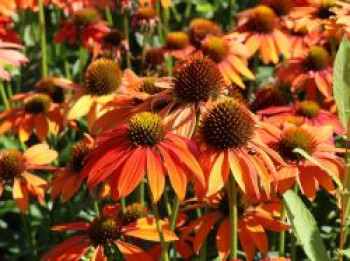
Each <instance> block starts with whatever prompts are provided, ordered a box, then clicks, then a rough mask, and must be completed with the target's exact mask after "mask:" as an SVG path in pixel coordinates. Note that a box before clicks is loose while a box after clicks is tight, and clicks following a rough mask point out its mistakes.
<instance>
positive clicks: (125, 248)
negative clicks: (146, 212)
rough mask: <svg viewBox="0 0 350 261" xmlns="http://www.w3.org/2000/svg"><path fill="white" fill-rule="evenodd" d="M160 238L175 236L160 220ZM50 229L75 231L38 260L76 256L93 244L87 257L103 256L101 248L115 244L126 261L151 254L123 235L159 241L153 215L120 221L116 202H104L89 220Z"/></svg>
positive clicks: (174, 238)
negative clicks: (113, 203) (99, 213)
mask: <svg viewBox="0 0 350 261" xmlns="http://www.w3.org/2000/svg"><path fill="white" fill-rule="evenodd" d="M161 225H162V231H163V234H164V240H165V241H167V242H169V241H174V240H177V237H176V235H175V234H174V233H172V232H171V231H169V230H168V229H167V226H166V224H165V223H164V222H162V223H161ZM52 230H53V231H71V230H73V231H79V232H80V233H78V234H75V235H73V236H72V237H71V238H69V239H67V240H65V241H63V242H62V243H60V244H58V245H57V246H55V247H54V248H53V249H51V250H50V251H49V252H47V253H46V254H45V255H44V256H43V257H42V258H41V261H56V260H76V259H80V258H82V257H83V256H84V255H85V254H86V252H87V251H88V249H89V248H93V253H92V256H91V260H106V257H105V254H104V250H105V249H107V248H109V247H112V246H116V247H117V248H118V250H119V251H120V253H121V254H122V255H123V257H124V258H125V260H127V261H140V260H143V261H152V260H153V258H152V257H151V256H149V255H148V254H147V253H146V252H144V251H143V250H142V249H141V248H139V247H137V246H135V245H133V244H130V243H128V242H127V240H126V238H136V239H142V240H148V241H156V242H157V241H159V236H158V232H157V229H156V224H155V221H154V219H153V218H147V217H144V218H138V219H137V220H135V221H134V222H132V223H129V224H125V223H123V214H122V213H120V211H119V206H118V205H117V206H115V207H113V206H105V207H104V208H103V210H102V216H101V217H96V218H95V219H94V220H93V221H90V222H88V221H80V222H73V223H65V224H61V225H57V226H54V227H52Z"/></svg>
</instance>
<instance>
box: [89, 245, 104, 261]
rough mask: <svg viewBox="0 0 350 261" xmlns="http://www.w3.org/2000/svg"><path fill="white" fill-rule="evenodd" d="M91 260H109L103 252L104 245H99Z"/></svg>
mask: <svg viewBox="0 0 350 261" xmlns="http://www.w3.org/2000/svg"><path fill="white" fill-rule="evenodd" d="M90 261H107V258H106V257H105V255H104V253H103V247H102V246H98V247H97V248H96V249H95V251H94V252H93V254H92V256H91V258H90Z"/></svg>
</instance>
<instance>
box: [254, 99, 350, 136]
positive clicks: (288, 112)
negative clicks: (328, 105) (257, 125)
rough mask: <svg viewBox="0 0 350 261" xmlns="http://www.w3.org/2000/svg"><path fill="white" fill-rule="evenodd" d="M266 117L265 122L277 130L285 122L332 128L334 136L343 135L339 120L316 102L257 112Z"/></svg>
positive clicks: (343, 131) (303, 102)
mask: <svg viewBox="0 0 350 261" xmlns="http://www.w3.org/2000/svg"><path fill="white" fill-rule="evenodd" d="M257 113H258V114H260V115H262V116H263V117H266V119H264V121H265V122H268V123H269V124H272V125H274V126H276V127H278V128H280V127H281V126H283V124H284V123H285V122H290V123H298V121H296V119H299V122H300V123H301V124H304V123H305V124H308V125H311V126H319V127H322V126H325V125H330V126H332V127H333V131H334V133H335V134H338V135H342V134H345V130H344V128H343V126H342V124H341V123H340V121H339V118H338V117H337V116H336V115H335V114H333V113H330V112H328V111H326V110H323V109H321V108H320V106H319V105H318V103H317V102H314V101H308V100H304V101H301V102H296V103H295V105H294V106H280V107H271V108H267V109H264V110H260V111H258V112H257Z"/></svg>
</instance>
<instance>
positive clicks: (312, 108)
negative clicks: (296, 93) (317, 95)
mask: <svg viewBox="0 0 350 261" xmlns="http://www.w3.org/2000/svg"><path fill="white" fill-rule="evenodd" d="M320 110H321V108H320V106H319V105H318V103H317V102H314V101H302V102H300V103H299V104H298V106H297V112H298V113H299V114H300V115H302V116H305V117H307V118H310V119H311V118H315V117H316V116H317V115H319V113H320Z"/></svg>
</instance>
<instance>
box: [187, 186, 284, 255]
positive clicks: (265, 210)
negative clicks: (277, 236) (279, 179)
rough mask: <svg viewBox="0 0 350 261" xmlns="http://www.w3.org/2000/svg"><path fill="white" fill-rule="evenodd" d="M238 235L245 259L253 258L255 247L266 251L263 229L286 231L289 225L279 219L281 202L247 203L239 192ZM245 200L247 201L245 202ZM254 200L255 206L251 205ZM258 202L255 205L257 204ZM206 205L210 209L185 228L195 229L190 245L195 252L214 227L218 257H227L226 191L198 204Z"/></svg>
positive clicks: (228, 242)
mask: <svg viewBox="0 0 350 261" xmlns="http://www.w3.org/2000/svg"><path fill="white" fill-rule="evenodd" d="M238 196H239V197H238V202H237V203H238V206H237V207H238V237H239V240H240V243H241V246H242V248H243V250H244V252H245V254H246V258H247V260H248V261H252V260H253V259H254V256H255V250H256V248H257V249H258V250H259V251H260V252H261V253H263V254H267V252H268V251H269V250H268V237H267V235H266V232H265V229H267V230H271V231H282V230H287V229H289V228H290V226H289V225H288V224H286V223H283V222H281V221H280V210H281V203H280V202H279V201H277V200H275V201H270V202H248V199H247V198H243V196H242V195H241V194H238ZM245 200H247V201H245ZM251 203H254V205H251ZM257 203H258V204H257ZM200 205H203V206H207V208H208V209H209V211H208V212H207V213H205V214H204V215H203V216H201V217H200V218H198V219H197V220H195V221H193V222H192V223H190V224H189V225H188V228H187V231H188V233H190V232H191V231H195V232H196V234H195V236H194V239H193V247H194V251H195V252H196V253H199V250H200V248H201V246H202V244H203V242H204V240H205V238H206V237H207V236H208V235H209V233H210V231H211V230H212V229H213V228H214V226H215V224H218V223H219V226H218V228H217V231H216V248H217V251H218V255H219V259H220V260H227V258H228V254H229V251H230V220H229V215H230V210H229V200H228V195H227V193H224V192H219V193H216V194H215V195H213V196H212V197H209V198H206V199H205V201H204V204H203V203H199V206H200Z"/></svg>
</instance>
